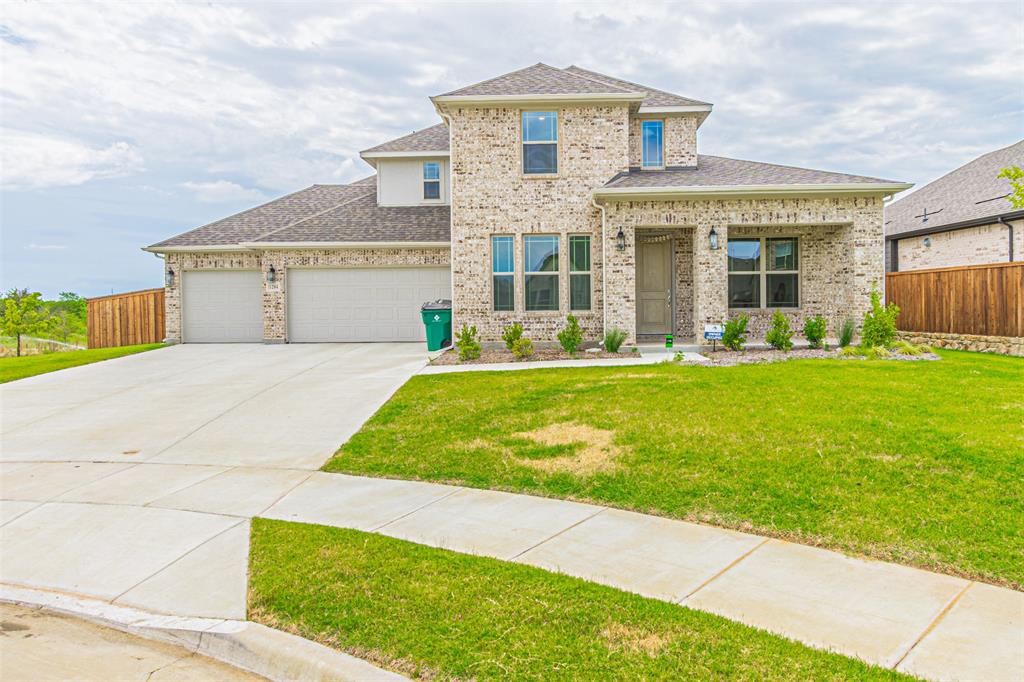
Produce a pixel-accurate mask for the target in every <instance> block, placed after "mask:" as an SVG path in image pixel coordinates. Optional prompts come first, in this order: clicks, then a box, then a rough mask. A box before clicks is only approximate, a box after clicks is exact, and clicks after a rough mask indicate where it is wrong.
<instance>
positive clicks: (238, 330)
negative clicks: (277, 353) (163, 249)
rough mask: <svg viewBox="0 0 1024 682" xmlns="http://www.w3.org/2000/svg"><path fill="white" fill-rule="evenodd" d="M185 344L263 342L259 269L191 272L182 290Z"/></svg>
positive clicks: (184, 279)
mask: <svg viewBox="0 0 1024 682" xmlns="http://www.w3.org/2000/svg"><path fill="white" fill-rule="evenodd" d="M181 314H182V331H183V339H184V341H185V343H240V342H254V341H262V340H263V281H262V279H261V276H260V272H259V270H191V271H186V272H185V273H184V276H183V283H182V287H181Z"/></svg>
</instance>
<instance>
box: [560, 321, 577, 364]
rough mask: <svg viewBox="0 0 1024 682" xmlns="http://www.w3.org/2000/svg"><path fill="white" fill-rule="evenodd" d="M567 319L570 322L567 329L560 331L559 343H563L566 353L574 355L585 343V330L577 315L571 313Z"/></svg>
mask: <svg viewBox="0 0 1024 682" xmlns="http://www.w3.org/2000/svg"><path fill="white" fill-rule="evenodd" d="M566 320H567V321H568V323H569V324H567V325H566V326H565V329H563V330H562V331H560V332H558V343H560V344H562V348H563V349H564V350H565V352H566V353H568V354H569V355H573V354H575V353H576V350H577V349H578V348H579V347H580V345H581V344H582V343H583V330H582V329H580V323H579V320H577V319H576V316H575V315H570V316H569V317H567V318H566Z"/></svg>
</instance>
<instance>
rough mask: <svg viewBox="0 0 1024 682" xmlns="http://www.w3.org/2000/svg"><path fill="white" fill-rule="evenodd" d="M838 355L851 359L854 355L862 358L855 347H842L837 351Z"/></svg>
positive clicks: (859, 351)
mask: <svg viewBox="0 0 1024 682" xmlns="http://www.w3.org/2000/svg"><path fill="white" fill-rule="evenodd" d="M839 354H840V355H842V356H844V357H853V356H855V355H859V356H863V355H864V353H862V352H861V350H860V348H858V347H857V346H843V347H841V348H840V349H839Z"/></svg>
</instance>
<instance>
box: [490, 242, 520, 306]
mask: <svg viewBox="0 0 1024 682" xmlns="http://www.w3.org/2000/svg"><path fill="white" fill-rule="evenodd" d="M514 252H515V247H514V246H513V238H512V237H491V277H492V279H493V289H494V309H495V310H515V307H516V306H515V255H514Z"/></svg>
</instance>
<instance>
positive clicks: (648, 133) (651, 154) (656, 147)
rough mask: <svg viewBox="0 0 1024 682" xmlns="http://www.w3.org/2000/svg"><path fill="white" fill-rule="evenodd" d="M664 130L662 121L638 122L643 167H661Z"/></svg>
mask: <svg viewBox="0 0 1024 682" xmlns="http://www.w3.org/2000/svg"><path fill="white" fill-rule="evenodd" d="M664 132H665V124H664V122H663V121H642V122H641V123H640V146H641V149H642V151H643V160H642V162H643V167H644V168H662V167H663V166H664V165H665V158H664V149H665V144H664Z"/></svg>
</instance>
